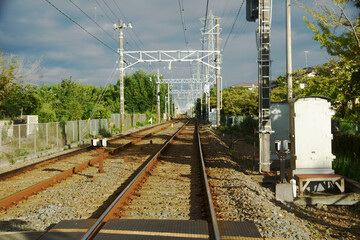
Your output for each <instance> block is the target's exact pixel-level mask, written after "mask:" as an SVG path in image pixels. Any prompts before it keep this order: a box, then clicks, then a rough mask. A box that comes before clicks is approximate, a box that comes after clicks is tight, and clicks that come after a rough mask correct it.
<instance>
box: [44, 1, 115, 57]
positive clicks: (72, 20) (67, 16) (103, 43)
mask: <svg viewBox="0 0 360 240" xmlns="http://www.w3.org/2000/svg"><path fill="white" fill-rule="evenodd" d="M45 1H46V2H47V3H49V4H50V5H51V6H52V7H54V8H55V9H56V10H57V11H58V12H60V13H61V14H62V15H64V16H65V17H66V18H68V19H69V20H70V21H71V22H73V23H75V24H76V25H78V26H79V27H80V28H81V29H82V30H83V31H85V32H86V33H87V34H89V35H90V36H92V37H93V38H94V39H96V40H97V41H98V42H100V43H101V44H102V45H104V46H105V47H106V48H108V49H110V50H111V51H113V52H115V53H116V54H119V53H118V52H117V51H116V50H115V49H113V48H112V47H110V46H109V45H108V44H106V43H105V42H103V41H102V40H100V39H99V38H98V37H96V36H95V35H94V34H92V33H91V32H89V31H88V30H86V29H85V28H84V27H83V26H81V25H80V24H79V23H78V22H76V21H75V20H74V19H72V18H71V17H70V16H69V15H67V14H66V13H64V12H63V11H61V10H60V9H59V8H58V7H56V6H55V5H54V4H53V3H52V2H50V1H49V0H45Z"/></svg>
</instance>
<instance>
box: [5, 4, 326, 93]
mask: <svg viewBox="0 0 360 240" xmlns="http://www.w3.org/2000/svg"><path fill="white" fill-rule="evenodd" d="M49 1H50V2H51V3H53V4H54V5H55V6H56V7H58V8H59V9H60V10H61V11H63V12H64V13H65V14H67V15H68V16H70V17H71V18H72V19H73V20H74V21H76V22H78V23H79V24H80V25H81V26H82V27H84V28H85V29H86V30H87V31H89V32H90V33H92V34H93V35H94V36H96V37H97V38H99V39H100V40H101V41H103V42H104V43H105V44H106V45H108V46H110V47H111V48H112V49H117V48H118V31H114V30H113V23H115V22H117V21H118V19H123V20H126V21H128V22H131V23H132V26H133V29H125V30H124V38H125V49H126V50H186V46H185V41H184V34H183V28H182V24H181V17H180V9H179V1H176V0H172V1H169V0H167V1H165V0H150V1H149V0H121V1H120V0H105V1H104V0H72V1H73V2H74V3H75V4H76V5H78V6H79V7H80V8H81V9H82V10H83V11H84V12H86V13H87V14H88V15H89V16H90V17H91V18H93V19H94V20H95V17H96V22H97V23H98V24H99V25H100V26H101V27H102V28H103V29H104V30H105V31H106V32H107V34H105V33H104V31H103V30H102V29H101V28H99V27H98V26H97V25H95V24H94V23H93V22H92V21H90V19H89V18H88V17H87V16H85V15H84V14H83V13H82V12H81V11H79V9H77V8H76V7H75V6H74V5H73V4H72V3H71V1H68V0H49ZM105 2H106V4H107V5H106V4H105ZM115 2H116V4H115ZM303 2H305V3H308V4H310V3H311V2H312V1H310V0H305V1H303ZM182 3H183V7H184V17H185V25H186V29H187V30H186V34H187V38H188V42H189V49H194V50H195V49H199V50H200V49H201V42H200V38H201V33H200V29H201V28H203V25H202V23H201V22H200V20H199V19H200V18H204V16H205V10H206V1H205V0H201V1H200V0H182ZM209 3H210V4H209V10H212V11H213V13H214V15H215V16H217V17H221V20H220V24H221V28H222V33H221V38H222V42H221V44H220V46H221V47H223V46H224V42H225V40H226V38H227V37H228V34H229V32H230V28H231V26H232V24H233V22H234V19H235V16H236V13H237V12H238V9H239V7H240V5H241V3H242V0H221V1H220V0H217V1H214V0H213V1H211V0H210V1H209ZM95 8H96V10H95ZM109 8H110V9H111V10H112V11H110V10H109ZM245 9H246V7H245V4H244V5H243V7H242V10H241V12H240V16H239V19H238V20H237V23H236V25H235V28H234V30H233V32H232V34H231V35H230V39H229V42H228V44H227V45H226V48H225V49H224V51H223V63H222V74H221V75H222V77H223V80H224V87H228V86H232V85H234V84H238V83H240V82H257V62H256V59H257V50H256V45H255V30H256V28H257V23H252V22H251V23H250V22H246V20H245ZM304 15H306V14H305V13H304V11H303V9H301V8H300V7H299V6H297V5H296V4H295V3H293V4H292V47H293V68H294V69H297V68H304V67H305V53H304V51H309V54H308V65H309V66H315V65H316V64H323V63H325V62H327V61H328V60H329V59H330V57H329V56H328V55H327V53H326V51H325V49H320V45H319V44H318V43H317V42H316V41H314V40H313V39H312V36H313V34H312V32H311V31H310V30H309V29H308V28H307V27H306V24H305V23H304V21H303V19H302V18H303V16H304ZM0 50H1V51H3V52H6V53H8V54H15V55H17V56H23V57H24V58H25V59H26V60H27V61H28V62H33V61H36V60H38V59H41V71H40V72H39V73H38V75H37V77H36V78H35V79H34V80H33V81H32V83H33V84H38V85H41V84H43V83H46V84H48V85H49V84H52V83H58V82H60V81H61V79H64V78H69V77H70V76H72V78H73V79H75V80H77V81H78V82H82V83H84V84H87V83H88V84H92V85H97V86H99V85H102V86H104V85H105V84H106V80H107V79H108V77H109V75H110V73H111V71H112V69H113V67H114V64H115V61H116V59H117V56H116V54H115V53H114V52H113V51H112V50H109V49H108V48H107V47H105V46H104V45H103V44H101V43H100V42H99V41H97V40H95V39H94V38H93V37H91V36H90V35H89V34H87V33H86V32H85V31H83V30H82V29H81V28H80V27H79V26H77V25H76V24H74V23H73V22H71V21H70V20H69V19H67V18H66V17H65V16H64V15H62V14H61V13H59V12H58V11H57V10H56V9H55V8H54V7H52V6H51V5H50V4H49V3H48V2H46V1H45V0H37V1H33V0H0ZM271 58H272V78H276V77H277V76H279V75H282V74H284V72H285V69H286V65H285V64H286V54H285V0H283V1H279V0H274V1H273V19H272V31H271ZM157 68H160V72H161V74H163V75H164V76H165V78H171V77H173V78H181V77H183V78H187V77H190V76H189V75H190V71H189V65H188V64H178V65H175V64H174V65H173V71H172V72H171V71H169V70H168V69H167V64H153V65H152V66H151V67H150V66H147V65H138V66H136V67H135V68H133V69H130V70H129V71H128V72H127V73H131V72H132V71H136V70H137V69H143V70H144V71H147V72H149V73H150V72H155V71H156V69H157ZM117 75H118V73H116V76H117ZM111 81H112V83H115V78H114V79H113V80H111Z"/></svg>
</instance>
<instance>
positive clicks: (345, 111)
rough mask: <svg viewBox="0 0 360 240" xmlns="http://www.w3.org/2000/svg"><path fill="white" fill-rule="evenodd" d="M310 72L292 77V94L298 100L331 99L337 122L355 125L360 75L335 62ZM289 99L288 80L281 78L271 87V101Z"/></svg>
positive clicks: (359, 110)
mask: <svg viewBox="0 0 360 240" xmlns="http://www.w3.org/2000/svg"><path fill="white" fill-rule="evenodd" d="M308 70H310V71H306V70H303V69H300V70H296V71H294V73H293V93H294V96H295V97H296V98H300V97H308V96H323V97H328V98H330V99H331V103H332V106H333V107H334V109H335V110H336V118H338V119H346V120H355V121H356V120H357V119H359V118H360V103H359V99H360V78H359V75H360V74H359V73H358V72H353V73H351V72H348V71H346V69H343V68H342V67H341V64H340V63H339V62H336V61H330V62H328V63H326V64H324V65H321V66H320V65H319V66H316V68H314V69H308ZM300 86H305V88H301V87H300ZM286 96H287V92H286V76H280V77H278V78H276V79H274V81H273V83H272V91H271V101H272V102H283V101H286Z"/></svg>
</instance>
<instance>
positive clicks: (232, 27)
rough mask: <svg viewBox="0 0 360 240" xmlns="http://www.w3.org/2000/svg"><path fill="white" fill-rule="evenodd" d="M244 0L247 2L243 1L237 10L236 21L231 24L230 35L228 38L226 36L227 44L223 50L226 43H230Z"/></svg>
mask: <svg viewBox="0 0 360 240" xmlns="http://www.w3.org/2000/svg"><path fill="white" fill-rule="evenodd" d="M244 2H245V0H243V1H242V3H241V5H240V7H239V10H238V12H237V14H236V18H235V21H234V23H233V25H232V26H231V29H230V32H229V35H228V36H227V38H226V41H225V44H224V47H223V51H224V50H225V47H226V45H227V43H228V41H229V38H230V35H231V33H232V31H233V29H234V26H235V24H236V21H237V20H238V17H239V15H240V11H241V9H242V7H243V5H244Z"/></svg>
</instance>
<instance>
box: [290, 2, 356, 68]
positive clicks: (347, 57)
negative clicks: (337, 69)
mask: <svg viewBox="0 0 360 240" xmlns="http://www.w3.org/2000/svg"><path fill="white" fill-rule="evenodd" d="M296 2H297V3H298V4H299V5H300V6H301V7H303V8H304V9H305V10H306V11H307V12H308V13H309V14H310V15H311V16H312V17H313V19H314V20H315V21H316V25H317V26H316V25H315V24H314V23H311V22H310V21H309V20H308V19H307V18H306V17H304V20H305V22H306V23H307V25H308V27H309V28H310V29H311V30H312V31H313V33H314V40H316V41H318V42H319V43H320V44H321V46H322V47H324V48H326V50H327V52H328V53H329V54H330V55H332V56H336V57H338V58H339V59H340V61H341V62H344V63H345V64H347V65H349V66H356V69H357V68H358V67H359V62H360V61H359V60H360V13H359V11H357V14H353V12H352V11H351V10H352V9H355V7H358V8H359V1H358V0H332V1H331V2H330V1H323V2H321V3H318V2H317V1H316V0H315V1H314V4H315V7H308V6H305V5H304V4H303V3H300V2H298V1H296ZM354 6H355V7H354Z"/></svg>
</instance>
